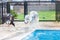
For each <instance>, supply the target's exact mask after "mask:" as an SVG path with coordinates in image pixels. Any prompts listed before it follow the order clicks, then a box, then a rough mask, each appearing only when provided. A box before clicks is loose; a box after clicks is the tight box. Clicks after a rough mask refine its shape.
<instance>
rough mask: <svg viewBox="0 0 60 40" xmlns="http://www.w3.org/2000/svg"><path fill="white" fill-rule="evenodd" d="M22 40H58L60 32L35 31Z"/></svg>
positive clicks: (59, 39)
mask: <svg viewBox="0 0 60 40" xmlns="http://www.w3.org/2000/svg"><path fill="white" fill-rule="evenodd" d="M22 40H60V30H35V31H34V32H32V33H31V34H29V35H27V37H25V38H23V39H22Z"/></svg>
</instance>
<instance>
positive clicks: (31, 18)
mask: <svg viewBox="0 0 60 40" xmlns="http://www.w3.org/2000/svg"><path fill="white" fill-rule="evenodd" d="M38 21H39V17H38V13H37V12H36V11H31V12H30V14H29V15H26V16H25V21H24V22H25V24H27V23H36V22H38Z"/></svg>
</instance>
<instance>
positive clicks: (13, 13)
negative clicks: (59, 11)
mask: <svg viewBox="0 0 60 40" xmlns="http://www.w3.org/2000/svg"><path fill="white" fill-rule="evenodd" d="M10 13H11V14H12V15H13V16H14V18H16V17H17V16H18V15H17V13H16V12H14V10H10Z"/></svg>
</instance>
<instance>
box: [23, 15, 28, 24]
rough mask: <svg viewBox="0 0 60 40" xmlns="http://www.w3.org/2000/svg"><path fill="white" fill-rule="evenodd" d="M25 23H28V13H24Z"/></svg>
mask: <svg viewBox="0 0 60 40" xmlns="http://www.w3.org/2000/svg"><path fill="white" fill-rule="evenodd" d="M24 23H25V24H27V23H29V15H25V21H24Z"/></svg>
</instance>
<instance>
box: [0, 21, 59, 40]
mask: <svg viewBox="0 0 60 40" xmlns="http://www.w3.org/2000/svg"><path fill="white" fill-rule="evenodd" d="M15 25H16V26H15V27H13V26H10V27H6V24H2V25H0V40H17V39H18V40H21V39H22V38H24V37H25V36H27V35H28V34H30V33H31V32H33V31H34V30H36V29H39V30H60V22H59V23H58V22H39V23H38V25H34V26H35V27H30V26H31V25H29V24H24V22H15Z"/></svg>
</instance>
